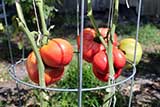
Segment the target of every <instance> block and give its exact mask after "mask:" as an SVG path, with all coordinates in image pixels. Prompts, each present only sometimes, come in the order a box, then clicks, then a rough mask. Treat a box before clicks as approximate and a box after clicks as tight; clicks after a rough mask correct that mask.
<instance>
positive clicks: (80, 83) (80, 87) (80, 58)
mask: <svg viewBox="0 0 160 107" xmlns="http://www.w3.org/2000/svg"><path fill="white" fill-rule="evenodd" d="M83 29H84V0H82V1H81V34H80V41H81V42H80V54H79V55H80V57H79V88H78V107H81V105H82V78H83V77H82V76H83V75H82V74H83Z"/></svg>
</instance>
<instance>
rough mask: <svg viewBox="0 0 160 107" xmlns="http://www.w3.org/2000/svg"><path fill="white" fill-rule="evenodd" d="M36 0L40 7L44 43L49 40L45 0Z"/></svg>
mask: <svg viewBox="0 0 160 107" xmlns="http://www.w3.org/2000/svg"><path fill="white" fill-rule="evenodd" d="M35 1H36V5H37V7H38V10H39V14H40V19H41V25H42V31H43V35H44V37H43V39H42V44H46V43H47V42H48V36H49V31H48V30H47V25H46V21H45V18H44V11H43V0H35Z"/></svg>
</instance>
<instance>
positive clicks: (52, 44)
mask: <svg viewBox="0 0 160 107" xmlns="http://www.w3.org/2000/svg"><path fill="white" fill-rule="evenodd" d="M40 54H41V56H42V59H43V61H44V63H45V64H46V65H48V66H50V67H63V66H65V65H67V64H69V63H70V61H71V60H72V56H73V47H72V45H71V44H70V43H69V42H68V41H66V40H64V39H60V38H55V39H52V40H50V41H49V42H48V44H47V45H44V46H42V47H41V48H40Z"/></svg>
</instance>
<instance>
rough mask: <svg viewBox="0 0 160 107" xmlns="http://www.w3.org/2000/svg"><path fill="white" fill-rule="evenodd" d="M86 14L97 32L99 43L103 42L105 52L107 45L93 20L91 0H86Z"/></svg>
mask: <svg viewBox="0 0 160 107" xmlns="http://www.w3.org/2000/svg"><path fill="white" fill-rule="evenodd" d="M87 3H88V14H87V16H88V17H89V19H90V21H91V23H92V26H93V28H94V29H95V31H96V32H97V35H96V36H97V37H99V40H100V41H101V43H102V44H103V46H104V47H105V48H106V53H107V49H108V46H107V44H106V42H105V40H104V38H103V37H102V36H101V33H100V32H99V30H98V26H97V24H96V22H95V19H94V16H93V10H92V0H88V2H87Z"/></svg>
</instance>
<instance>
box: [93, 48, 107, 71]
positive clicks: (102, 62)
mask: <svg viewBox="0 0 160 107" xmlns="http://www.w3.org/2000/svg"><path fill="white" fill-rule="evenodd" d="M92 65H93V68H94V69H95V70H96V72H98V73H100V74H106V73H108V72H109V71H108V70H109V65H108V57H107V55H106V54H105V52H104V51H100V52H98V53H97V54H96V55H95V56H94V58H93V62H92Z"/></svg>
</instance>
